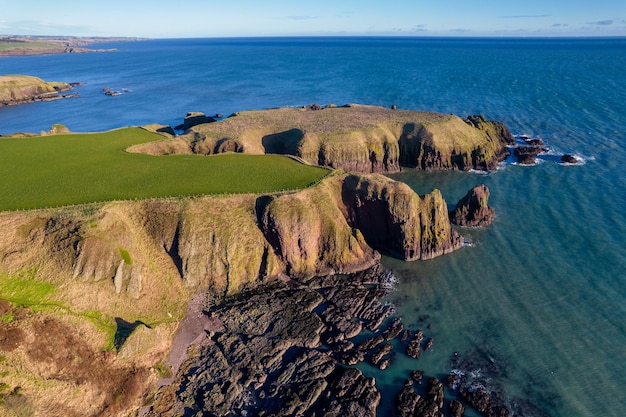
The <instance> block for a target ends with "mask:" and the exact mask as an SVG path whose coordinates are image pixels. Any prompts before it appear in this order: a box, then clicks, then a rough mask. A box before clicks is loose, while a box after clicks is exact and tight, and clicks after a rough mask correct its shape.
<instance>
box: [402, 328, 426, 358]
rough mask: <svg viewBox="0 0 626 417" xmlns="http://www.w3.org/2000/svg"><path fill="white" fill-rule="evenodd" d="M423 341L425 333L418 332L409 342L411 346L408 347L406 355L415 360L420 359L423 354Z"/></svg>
mask: <svg viewBox="0 0 626 417" xmlns="http://www.w3.org/2000/svg"><path fill="white" fill-rule="evenodd" d="M423 339H424V332H423V331H421V330H418V331H417V332H415V334H414V335H413V337H412V338H411V340H410V341H409V344H408V345H407V347H406V354H407V355H408V356H410V357H412V358H414V359H419V357H420V356H421V354H422V351H421V344H422V340H423Z"/></svg>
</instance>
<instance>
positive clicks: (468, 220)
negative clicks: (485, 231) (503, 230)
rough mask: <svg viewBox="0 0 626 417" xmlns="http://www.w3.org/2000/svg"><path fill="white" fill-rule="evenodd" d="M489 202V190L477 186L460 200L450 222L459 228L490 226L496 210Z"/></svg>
mask: <svg viewBox="0 0 626 417" xmlns="http://www.w3.org/2000/svg"><path fill="white" fill-rule="evenodd" d="M488 202H489V189H488V188H487V187H486V186H485V185H484V184H480V185H477V186H475V187H474V188H472V189H471V190H470V191H468V192H467V194H466V195H465V196H464V197H463V198H462V199H461V200H459V202H458V203H457V204H456V207H455V209H454V210H452V211H451V212H450V221H451V222H452V223H454V224H456V225H459V226H467V227H486V226H489V225H490V224H491V223H493V220H494V218H495V210H494V209H493V208H492V207H489V205H488Z"/></svg>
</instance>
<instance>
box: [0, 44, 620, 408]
mask: <svg viewBox="0 0 626 417" xmlns="http://www.w3.org/2000/svg"><path fill="white" fill-rule="evenodd" d="M110 46H111V47H116V48H118V52H114V53H110V54H109V53H106V54H85V55H75V56H71V57H69V56H40V57H27V58H15V57H12V58H3V59H2V60H0V73H28V74H32V75H36V76H38V77H41V78H43V79H46V80H65V81H80V82H84V83H85V84H84V85H83V86H81V87H79V88H78V91H79V92H80V96H81V97H80V98H79V99H75V100H74V99H72V100H63V101H56V102H53V103H45V102H42V103H33V104H28V105H24V106H16V107H10V108H9V107H7V108H2V109H0V134H2V135H8V134H10V133H13V132H18V131H26V132H28V131H31V132H33V131H34V132H38V131H41V130H47V129H49V128H50V126H52V125H53V124H56V123H62V124H65V125H67V126H68V127H69V128H70V129H71V130H72V131H91V132H93V131H101V130H107V129H111V128H114V127H120V126H124V125H143V124H146V123H153V122H157V123H163V124H171V125H175V124H177V123H178V122H180V118H181V116H182V115H184V114H185V113H186V112H188V111H191V110H194V111H196V110H201V111H204V112H206V113H207V114H215V113H218V112H219V113H224V114H227V115H228V114H230V113H232V112H236V111H241V110H247V109H259V110H260V109H265V108H268V107H278V106H284V105H290V106H293V107H301V106H302V105H304V104H307V103H312V102H319V103H334V102H335V103H368V104H374V105H382V106H384V107H386V108H389V107H390V105H391V104H396V105H397V106H398V108H399V109H410V110H428V111H438V112H441V113H445V114H448V113H455V114H459V115H462V117H466V116H467V115H470V114H484V115H486V116H487V118H488V119H489V120H500V121H502V122H504V123H505V125H507V126H508V127H509V128H510V129H511V131H512V132H513V133H514V134H517V135H528V136H531V137H540V138H541V139H543V140H544V141H545V143H546V146H547V147H548V148H549V152H548V154H547V155H545V156H544V157H543V158H542V159H540V160H539V162H538V163H537V164H536V165H535V166H521V165H517V164H514V163H509V162H507V163H503V164H501V165H500V167H499V169H498V170H497V171H493V172H491V173H489V174H487V173H482V172H474V173H468V172H423V171H416V170H414V169H411V168H408V169H407V168H405V169H403V170H402V171H401V172H399V173H394V174H387V175H389V176H390V177H392V178H393V179H396V180H399V181H402V182H405V183H407V184H408V185H409V186H410V187H411V188H412V189H413V190H415V191H416V192H418V193H419V194H427V193H430V192H431V191H432V190H433V189H438V190H441V194H442V195H443V197H444V198H445V200H446V201H447V202H448V209H452V208H453V206H451V203H452V204H453V202H456V201H457V200H459V199H460V198H461V197H463V195H464V194H465V193H466V192H467V190H469V189H471V188H472V187H474V186H475V185H477V184H480V183H484V184H486V185H487V186H488V187H489V189H490V191H491V198H490V200H489V201H490V202H489V204H490V206H492V207H494V208H495V210H496V217H495V221H494V223H493V224H492V226H491V227H490V228H488V229H458V231H459V232H460V233H461V234H462V235H463V236H464V237H465V238H466V240H467V241H469V242H470V243H471V245H469V246H466V247H463V248H461V249H460V250H458V251H455V252H454V253H450V254H447V255H445V256H443V257H437V258H435V259H431V260H425V261H417V262H404V261H400V260H395V259H392V258H389V257H386V256H384V257H383V259H382V263H383V265H384V266H385V267H387V268H389V269H390V270H391V271H392V272H393V275H394V276H395V277H396V278H397V284H396V286H395V290H394V291H392V292H391V293H389V294H388V295H387V296H386V298H385V299H384V300H385V301H390V302H391V303H392V304H393V305H394V306H395V308H396V312H395V315H397V316H398V317H401V318H402V320H403V323H404V325H405V326H406V327H408V328H411V329H420V328H421V329H428V337H432V338H433V339H434V340H435V343H434V345H433V349H432V350H431V351H429V352H428V354H425V355H423V356H422V357H421V358H420V359H419V360H418V368H419V369H421V370H423V371H424V375H428V376H435V377H437V378H440V379H444V378H445V375H447V374H448V373H449V372H450V371H451V370H452V369H457V370H458V371H459V372H464V373H471V372H474V373H475V372H483V375H484V376H485V377H486V378H487V379H488V380H489V383H490V384H493V385H492V386H496V387H498V389H499V390H501V391H502V392H504V393H505V395H506V396H507V398H517V399H519V401H523V402H525V404H527V405H528V407H527V408H526V410H530V411H528V412H527V414H524V415H534V416H541V415H551V416H585V415H607V416H613V415H614V416H618V415H621V414H622V411H623V410H622V409H621V408H620V407H621V405H622V403H623V399H624V396H623V392H622V390H621V384H620V381H622V380H623V374H624V373H625V372H626V369H625V368H624V366H625V365H624V360H623V349H624V346H625V345H626V329H625V328H624V323H625V322H626V314H625V313H626V312H625V310H624V305H623V299H624V292H623V291H624V285H625V283H624V278H623V274H622V272H621V271H622V269H623V266H624V264H626V257H625V255H624V252H623V243H624V241H623V236H624V235H626V222H625V221H624V218H623V216H622V215H621V214H620V213H622V212H623V205H624V204H625V203H626V202H625V201H624V197H623V195H621V194H620V193H619V192H618V191H616V190H623V189H624V187H625V186H626V184H625V181H626V176H625V175H624V170H623V167H622V166H621V162H620V161H622V160H623V159H624V157H626V155H625V153H624V149H623V147H621V146H620V145H619V144H620V143H623V141H624V139H625V138H624V132H623V129H622V128H621V124H620V123H621V122H620V120H621V116H620V115H621V114H624V110H625V109H624V103H625V102H626V92H625V91H624V87H623V85H621V84H620V82H619V80H620V79H622V78H623V76H624V70H623V68H625V64H626V56H625V55H624V52H623V51H624V48H623V47H624V41H623V40H619V39H617V40H601V39H596V40H578V41H576V40H541V41H539V40H528V41H525V40H506V39H504V40H489V39H478V40H470V39H456V40H455V39H449V40H445V39H396V38H390V39H368V38H345V39H335V38H333V39H258V40H250V39H248V40H246V39H232V40H228V39H221V40H219V39H217V40H216V39H213V40H212V39H206V40H155V41H146V42H139V43H132V44H115V45H110ZM104 47H106V48H109V45H103V48H104ZM303 51H305V52H306V56H307V60H301V59H299V58H300V57H301V56H302V53H303ZM398 57H402V59H401V60H399V59H397V58H398ZM329 68H332V69H333V70H332V71H329V70H328V69H329ZM105 87H111V88H113V89H118V88H119V89H122V88H126V89H128V90H130V92H129V93H128V94H123V95H120V96H116V97H108V96H105V95H104V94H102V89H103V88H105ZM324 111H325V110H324ZM77 115H79V116H78V117H77ZM204 134H206V133H204ZM563 153H572V154H574V155H576V156H577V158H578V159H579V160H580V161H582V163H581V164H578V165H574V166H570V165H564V164H561V163H560V162H559V159H558V156H560V155H561V154H563ZM116 213H117V214H116V215H119V214H120V213H121V212H119V211H118V212H116ZM85 214H86V215H88V214H89V213H85ZM85 224H86V225H88V224H89V222H87V223H85ZM174 229H176V228H174ZM174 231H175V230H174ZM245 233H246V232H242V234H245ZM114 249H116V250H117V248H114ZM118 252H119V255H120V256H121V258H122V260H123V259H124V256H125V255H124V254H123V252H121V251H118ZM126 255H128V254H126ZM127 264H128V263H127ZM124 268H125V267H124ZM130 274H131V275H130V276H131V277H132V272H131V273H130ZM124 282H126V281H124ZM123 285H126V284H123ZM176 285H178V284H176ZM103 288H104V287H103ZM176 288H178V287H176ZM170 311H174V310H173V309H170ZM176 311H177V312H178V313H177V314H181V307H180V306H177V307H176ZM174 315H175V316H176V313H175V314H174ZM178 317H179V316H178ZM161 319H164V318H163V317H162V318H161ZM165 320H167V319H165ZM142 332H143V330H142ZM144 333H145V332H144ZM455 353H456V355H455ZM485 367H487V368H489V367H492V368H494V369H496V371H494V372H491V373H489V372H487V373H485V370H484V368H485ZM479 368H480V371H479ZM360 369H362V371H363V373H364V374H365V375H366V376H368V377H375V378H376V381H377V386H378V387H380V389H381V393H382V394H383V397H385V396H386V394H387V393H388V394H389V395H395V393H397V388H398V385H402V384H403V383H404V381H405V380H406V379H407V377H409V371H410V370H411V369H415V363H408V359H407V360H405V359H404V357H402V355H396V356H395V357H394V358H393V359H392V361H391V364H390V366H389V368H388V369H387V370H386V371H384V372H383V371H379V370H377V369H375V368H371V367H369V365H364V366H363V367H362V368H360ZM392 403H393V398H391V399H389V398H388V399H387V402H386V403H385V404H387V407H391V408H393V404H392ZM381 404H382V405H381V407H383V406H385V404H383V403H381ZM388 409H390V408H381V410H380V411H381V412H383V411H384V410H388ZM466 415H470V416H471V415H474V414H471V412H469V411H468V412H467V413H466Z"/></svg>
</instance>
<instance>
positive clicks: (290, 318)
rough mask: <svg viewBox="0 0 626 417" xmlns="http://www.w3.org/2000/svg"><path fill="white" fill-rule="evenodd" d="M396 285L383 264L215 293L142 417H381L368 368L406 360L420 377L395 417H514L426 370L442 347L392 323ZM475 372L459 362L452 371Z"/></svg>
mask: <svg viewBox="0 0 626 417" xmlns="http://www.w3.org/2000/svg"><path fill="white" fill-rule="evenodd" d="M394 280H395V278H394V277H393V275H392V274H391V273H390V272H389V271H386V270H384V269H383V268H382V267H381V266H380V264H376V265H375V266H374V267H372V268H369V269H367V270H365V271H362V272H359V273H355V274H350V275H329V276H325V277H315V278H313V279H311V280H308V281H297V280H287V281H283V282H277V283H274V284H271V285H266V286H263V287H260V288H258V289H256V290H251V291H248V292H244V293H242V294H240V295H238V296H234V297H231V298H228V299H224V300H216V299H213V298H212V296H210V295H208V293H207V294H205V298H204V299H201V298H197V299H196V300H195V301H196V302H195V305H196V309H195V311H196V310H197V307H198V306H200V304H202V305H203V314H202V315H203V317H200V315H195V316H194V317H195V319H194V320H196V321H197V320H201V321H202V322H203V323H204V325H202V326H200V327H196V330H199V332H198V333H197V334H194V333H193V332H189V329H187V330H183V332H184V333H186V336H185V337H184V342H183V347H184V348H185V349H187V347H188V350H187V353H186V355H185V358H184V361H182V362H181V357H180V349H178V350H177V349H176V348H177V346H176V344H177V340H178V341H179V342H180V341H181V340H182V339H179V338H176V339H175V344H174V347H173V350H172V353H171V354H170V364H173V363H174V362H176V363H181V365H180V367H176V366H174V371H175V375H174V376H173V377H172V378H170V379H167V380H162V382H161V387H160V388H159V390H158V392H157V394H156V395H155V399H154V401H153V403H152V404H151V405H150V406H148V407H146V408H144V410H143V411H142V415H143V416H163V415H170V416H174V415H179V416H200V415H212V416H232V415H241V416H281V415H282V416H292V415H298V416H321V415H334V416H344V415H354V416H372V417H373V416H376V415H377V407H378V406H379V404H380V403H381V399H382V394H381V392H380V390H379V389H378V387H377V385H376V380H375V379H374V378H372V377H369V376H368V375H367V372H366V371H364V370H362V369H360V367H359V364H361V363H365V362H367V363H369V364H371V365H372V366H375V367H377V368H379V369H381V370H385V369H387V368H388V366H389V365H390V363H391V362H393V361H394V360H395V358H397V357H398V356H399V355H406V356H408V357H411V358H414V359H415V369H414V370H413V371H412V372H410V377H409V378H408V379H406V380H405V381H402V382H399V383H398V386H397V393H396V396H395V413H396V414H395V415H398V416H403V417H404V416H428V417H435V416H461V415H463V413H464V410H465V408H466V407H471V408H473V409H474V410H476V411H477V412H478V413H480V414H481V415H483V416H486V417H495V416H497V417H507V416H511V415H513V414H512V411H511V407H510V406H509V405H508V403H507V401H506V400H505V398H504V395H503V394H502V392H501V391H492V390H489V389H488V388H487V387H486V386H485V385H481V384H480V383H479V382H477V381H473V380H468V377H466V376H465V374H463V373H462V372H461V371H459V370H458V369H455V370H454V371H453V372H451V373H450V375H448V377H447V378H445V379H443V380H441V379H438V378H436V377H434V376H428V375H424V372H423V371H421V370H419V369H418V368H419V361H418V359H419V358H420V356H421V355H423V354H427V352H428V350H430V349H431V348H432V346H433V343H434V340H433V339H432V338H431V337H429V336H428V334H425V333H424V330H423V329H405V327H404V325H403V323H402V319H401V318H399V317H393V314H394V312H395V308H394V306H393V305H389V304H385V303H384V301H383V298H384V297H385V296H386V295H387V294H389V291H391V290H392V288H393V285H394V282H395V281H394ZM196 312H197V311H196ZM427 331H428V330H427V329H426V332H427ZM179 334H180V333H179ZM192 339H194V341H193V342H192V343H189V341H190V340H192ZM178 347H180V346H178ZM425 352H426V353H425ZM173 356H175V357H174V358H173ZM473 365H475V364H474V363H470V362H469V360H466V361H465V362H463V360H462V359H461V358H460V357H459V356H458V355H453V359H452V361H451V366H456V367H463V366H466V367H468V368H471V366H473ZM492 367H495V364H493V363H492ZM481 382H484V381H481ZM446 386H447V387H448V388H449V390H446V388H445V387H446ZM518 415H524V414H518Z"/></svg>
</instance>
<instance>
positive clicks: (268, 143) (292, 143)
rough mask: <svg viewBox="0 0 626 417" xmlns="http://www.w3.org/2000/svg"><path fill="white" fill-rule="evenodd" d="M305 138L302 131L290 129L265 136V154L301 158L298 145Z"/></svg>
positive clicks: (263, 139) (263, 140)
mask: <svg viewBox="0 0 626 417" xmlns="http://www.w3.org/2000/svg"><path fill="white" fill-rule="evenodd" d="M303 137H304V132H303V131H302V130H300V129H289V130H285V131H284V132H279V133H273V134H271V135H265V136H263V138H262V139H261V143H262V144H263V147H264V148H265V153H273V154H280V155H294V156H300V154H299V152H298V145H299V144H300V141H301V140H302V138H303Z"/></svg>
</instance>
